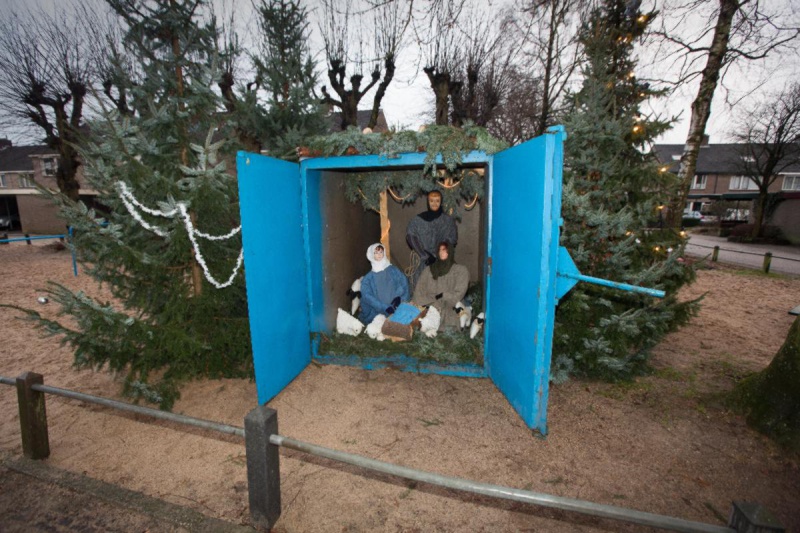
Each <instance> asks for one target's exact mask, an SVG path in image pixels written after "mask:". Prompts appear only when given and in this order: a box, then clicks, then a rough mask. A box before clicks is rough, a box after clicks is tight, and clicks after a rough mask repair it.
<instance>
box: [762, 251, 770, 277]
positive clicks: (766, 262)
mask: <svg viewBox="0 0 800 533" xmlns="http://www.w3.org/2000/svg"><path fill="white" fill-rule="evenodd" d="M771 265H772V252H767V253H765V254H764V265H763V268H764V273H765V274H769V267H770V266H771Z"/></svg>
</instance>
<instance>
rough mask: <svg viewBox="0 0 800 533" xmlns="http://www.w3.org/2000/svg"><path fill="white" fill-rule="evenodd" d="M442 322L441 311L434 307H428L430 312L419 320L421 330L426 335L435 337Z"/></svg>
mask: <svg viewBox="0 0 800 533" xmlns="http://www.w3.org/2000/svg"><path fill="white" fill-rule="evenodd" d="M441 323H442V315H440V314H439V311H438V310H437V309H436V308H435V307H433V306H430V307H428V312H427V313H425V316H424V317H423V318H422V319H421V320H420V321H419V330H420V331H421V332H422V333H424V334H425V336H427V337H430V338H433V337H435V336H436V333H437V332H438V331H439V324H441Z"/></svg>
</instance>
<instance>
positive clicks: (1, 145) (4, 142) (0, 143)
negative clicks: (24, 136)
mask: <svg viewBox="0 0 800 533" xmlns="http://www.w3.org/2000/svg"><path fill="white" fill-rule="evenodd" d="M13 144H14V143H12V142H11V140H10V139H0V150H5V149H6V148H11V147H12V146H13Z"/></svg>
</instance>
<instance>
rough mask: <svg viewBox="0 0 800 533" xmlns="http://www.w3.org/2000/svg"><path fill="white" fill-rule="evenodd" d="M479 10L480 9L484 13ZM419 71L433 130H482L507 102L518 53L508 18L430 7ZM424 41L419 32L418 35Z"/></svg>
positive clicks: (453, 6) (457, 5) (453, 5)
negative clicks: (430, 101) (432, 105)
mask: <svg viewBox="0 0 800 533" xmlns="http://www.w3.org/2000/svg"><path fill="white" fill-rule="evenodd" d="M482 9H483V8H482ZM430 15H431V16H430V19H428V17H422V20H423V21H425V23H426V24H428V23H430V20H432V21H433V23H432V27H431V30H430V32H429V33H428V35H429V36H430V37H429V38H428V40H427V41H422V43H423V47H422V48H423V50H424V56H425V57H424V61H425V67H424V68H423V71H424V72H425V74H426V75H427V76H428V81H429V82H430V84H431V88H432V89H433V92H434V96H435V102H436V110H435V117H436V124H440V125H444V124H448V123H450V124H453V125H454V126H459V127H460V126H462V125H463V124H464V122H466V121H468V120H469V121H472V122H474V123H475V124H477V125H479V126H486V125H487V124H488V123H489V121H490V120H491V119H492V117H493V116H494V114H495V112H496V110H497V108H498V106H499V105H500V104H501V103H502V102H503V100H504V99H505V95H506V94H507V93H508V91H509V89H510V86H509V80H510V76H509V74H510V72H511V68H512V64H513V59H514V57H515V56H516V53H517V51H518V48H517V47H515V46H512V41H511V37H512V32H511V31H510V26H511V18H510V16H509V14H508V12H506V13H502V14H501V16H499V17H487V16H485V15H486V13H485V12H483V13H481V12H476V11H475V6H470V5H468V4H467V3H466V2H465V1H464V0H462V1H461V2H441V3H434V5H433V6H432V9H431V10H430ZM417 33H418V35H422V32H421V31H419V30H418V31H417Z"/></svg>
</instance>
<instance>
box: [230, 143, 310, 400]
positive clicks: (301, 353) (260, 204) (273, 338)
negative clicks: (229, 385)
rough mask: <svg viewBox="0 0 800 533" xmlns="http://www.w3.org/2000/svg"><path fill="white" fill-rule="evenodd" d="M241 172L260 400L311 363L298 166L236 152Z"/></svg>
mask: <svg viewBox="0 0 800 533" xmlns="http://www.w3.org/2000/svg"><path fill="white" fill-rule="evenodd" d="M237 171H238V178H239V201H240V211H241V218H242V244H243V246H244V265H245V280H246V282H247V304H248V310H249V314H250V335H251V338H252V345H253V363H254V366H255V374H256V388H257V390H258V402H259V403H260V404H263V403H266V402H267V401H269V400H270V399H271V398H273V397H274V396H275V395H276V394H278V393H279V392H280V391H281V390H282V389H283V388H284V387H285V386H286V385H288V384H289V382H290V381H291V380H292V379H294V378H295V377H296V376H297V375H298V374H299V373H300V372H301V371H302V370H303V369H304V368H305V367H306V366H307V365H308V363H309V362H310V361H311V340H310V336H309V310H308V301H309V296H308V276H307V272H306V256H307V254H306V251H305V249H306V246H305V243H304V228H303V224H304V220H303V218H304V217H303V208H302V206H303V203H302V201H301V193H302V188H301V183H300V168H299V165H297V164H294V163H288V162H286V161H281V160H278V159H272V158H269V157H264V156H260V155H255V154H248V153H246V152H239V154H238V157H237Z"/></svg>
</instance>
